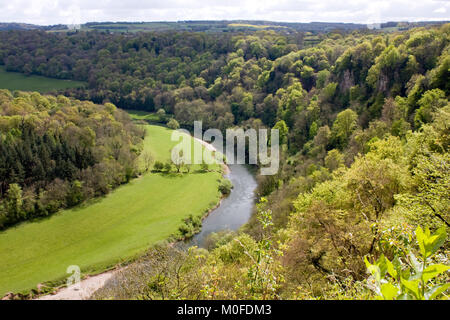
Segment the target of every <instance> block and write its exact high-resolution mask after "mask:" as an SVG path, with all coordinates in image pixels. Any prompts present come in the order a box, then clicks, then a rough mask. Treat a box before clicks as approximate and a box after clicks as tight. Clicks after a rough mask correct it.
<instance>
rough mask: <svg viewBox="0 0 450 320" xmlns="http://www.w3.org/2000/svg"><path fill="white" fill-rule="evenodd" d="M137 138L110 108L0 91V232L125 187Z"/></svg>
mask: <svg viewBox="0 0 450 320" xmlns="http://www.w3.org/2000/svg"><path fill="white" fill-rule="evenodd" d="M143 135H144V133H143V132H142V130H140V129H138V128H137V127H136V126H135V125H134V124H133V123H132V122H131V120H130V118H129V117H128V115H127V114H126V113H125V112H123V111H121V110H119V109H117V108H116V107H115V106H114V105H112V104H105V105H104V106H100V105H95V104H93V103H92V102H81V101H77V100H70V99H68V98H66V97H64V96H58V97H54V96H42V95H40V94H39V93H25V92H20V91H16V92H14V93H11V92H9V91H7V90H0V229H1V228H4V227H7V226H9V225H12V224H14V223H16V222H19V221H23V220H29V219H33V218H37V217H42V216H47V215H49V214H52V213H54V212H56V211H58V210H59V209H61V208H68V207H73V206H75V205H77V204H80V203H82V202H83V201H84V200H86V199H89V198H93V197H95V196H100V195H105V194H107V193H108V192H109V191H110V190H111V189H112V188H114V187H116V186H118V185H120V184H122V183H125V182H128V181H129V180H130V179H131V178H132V177H135V176H136V174H137V172H138V170H137V167H136V164H135V159H136V157H137V155H138V154H139V148H140V144H141V142H142V138H143Z"/></svg>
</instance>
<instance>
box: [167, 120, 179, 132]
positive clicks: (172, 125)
mask: <svg viewBox="0 0 450 320" xmlns="http://www.w3.org/2000/svg"><path fill="white" fill-rule="evenodd" d="M167 127H168V128H170V129H172V130H177V129H179V128H180V124H179V123H178V121H177V120H175V119H170V120H169V122H167Z"/></svg>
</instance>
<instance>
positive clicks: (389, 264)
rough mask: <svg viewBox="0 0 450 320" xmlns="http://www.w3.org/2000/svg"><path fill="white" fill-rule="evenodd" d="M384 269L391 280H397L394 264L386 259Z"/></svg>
mask: <svg viewBox="0 0 450 320" xmlns="http://www.w3.org/2000/svg"><path fill="white" fill-rule="evenodd" d="M386 267H387V272H388V273H389V274H390V275H391V277H392V278H394V279H397V275H398V273H397V270H395V267H394V264H393V263H392V262H390V261H389V259H387V258H386Z"/></svg>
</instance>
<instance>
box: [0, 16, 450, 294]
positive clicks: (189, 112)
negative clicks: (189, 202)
mask: <svg viewBox="0 0 450 320" xmlns="http://www.w3.org/2000/svg"><path fill="white" fill-rule="evenodd" d="M0 64H4V65H5V67H6V69H7V70H8V71H16V72H21V73H25V74H29V75H44V76H48V77H53V78H59V79H71V80H78V81H85V82H87V87H86V88H74V89H66V90H63V91H61V92H60V93H61V94H63V95H65V96H67V97H70V98H64V97H63V96H58V97H42V96H40V95H36V94H23V93H17V92H16V93H9V92H7V91H2V95H1V97H2V101H1V107H2V108H1V109H0V110H1V112H2V118H0V120H1V121H2V122H0V130H1V132H2V145H1V147H2V148H4V149H5V150H6V152H4V151H2V152H1V155H0V156H3V157H5V155H8V156H9V157H12V158H13V159H20V161H17V165H15V166H16V167H14V168H9V167H7V168H1V170H2V171H0V173H1V174H2V181H3V179H5V183H4V185H2V186H1V191H2V194H4V195H3V198H4V200H3V199H2V202H1V203H2V207H0V210H3V212H5V213H3V217H7V219H6V220H5V218H3V219H4V220H3V221H6V222H4V224H6V223H11V222H14V221H18V220H21V219H24V218H23V217H25V216H27V215H30V216H33V215H41V214H46V213H44V212H49V211H51V210H52V209H50V208H51V205H50V206H49V204H48V203H49V200H46V198H45V194H46V193H45V192H44V193H43V194H42V191H39V190H41V189H42V188H44V190H46V189H45V188H47V189H49V188H50V189H51V188H54V189H55V188H56V189H58V190H67V192H64V195H63V198H64V199H65V200H64V201H63V202H64V203H63V202H61V200H59V202H58V201H57V203H58V204H57V205H56V207H61V206H64V205H69V206H70V205H73V204H76V203H79V201H81V199H84V198H86V197H90V196H91V195H95V194H99V193H104V192H105V191H106V190H109V189H108V188H107V189H106V190H105V189H104V186H105V185H107V186H109V185H110V184H112V185H113V186H114V185H118V184H120V183H123V182H126V181H127V180H128V179H129V178H130V177H132V176H133V175H134V174H135V170H134V169H133V166H132V165H131V164H132V163H133V159H134V157H135V153H136V152H138V151H137V149H138V147H136V146H138V145H139V142H140V139H142V133H140V132H139V131H138V130H137V129H136V128H134V127H133V125H132V124H131V123H130V122H129V120H128V119H127V118H126V117H125V116H123V113H121V111H119V110H118V109H116V108H115V107H114V105H115V106H117V107H119V108H123V109H135V110H143V111H149V112H158V113H160V114H169V115H171V116H173V119H175V120H176V122H177V123H176V124H177V125H178V124H179V125H180V126H181V127H183V128H187V129H190V128H192V125H193V121H194V120H201V121H203V126H204V128H205V129H207V128H218V129H221V130H225V129H226V128H230V127H242V128H255V129H258V128H276V129H279V130H280V137H281V142H282V145H283V146H282V158H281V167H280V171H279V172H278V174H276V175H274V176H258V189H257V195H258V204H257V205H256V208H255V212H254V215H253V216H252V218H251V220H250V222H249V223H248V224H247V225H246V226H244V227H243V228H242V229H241V230H239V232H235V233H227V232H223V233H218V234H214V235H212V236H210V239H209V245H208V248H207V249H198V248H193V249H190V250H189V251H183V250H179V249H177V248H176V247H173V246H170V245H168V244H167V245H163V244H162V245H159V246H155V247H154V248H152V249H150V250H149V252H148V254H146V255H145V256H144V257H142V258H141V260H140V261H138V262H136V263H135V264H133V265H131V267H129V268H127V270H125V271H123V272H122V274H120V275H119V276H118V279H117V281H115V282H113V283H111V284H110V285H109V286H107V287H105V288H103V289H102V290H100V291H99V292H97V293H96V297H97V298H105V299H108V298H117V299H123V298H136V299H375V298H378V299H435V298H436V299H441V298H444V299H445V298H448V289H449V286H450V284H449V275H448V269H449V267H448V253H449V244H448V228H449V223H450V216H449V209H448V208H449V207H450V194H449V190H450V180H449V176H450V175H449V171H450V167H449V160H450V159H449V152H448V148H449V143H450V140H449V130H450V127H449V124H450V104H449V94H450V81H449V80H450V24H443V25H438V26H426V27H421V28H414V29H411V30H405V31H394V32H377V31H369V30H355V31H338V30H336V31H331V32H328V33H319V34H316V35H312V34H308V33H303V32H292V33H283V32H277V31H274V30H258V31H254V32H245V33H242V32H228V33H223V34H222V33H218V34H208V33H202V32H174V31H170V32H145V33H136V34H111V33H108V32H99V31H92V32H67V33H64V34H62V33H46V32H43V31H36V30H33V31H5V32H0ZM41 100H43V101H44V102H41ZM87 100H90V101H92V102H86V101H87ZM45 101H46V102H45ZM93 103H97V104H103V106H98V105H95V104H93ZM34 108H37V109H38V110H42V111H41V112H39V113H37V115H36V114H35V113H33V112H31V113H32V114H30V111H29V110H33V109H34ZM27 114H29V117H28V118H27V117H25V118H26V120H23V119H24V115H27ZM92 114H93V115H92ZM28 119H29V120H28ZM96 119H108V121H106V122H103V121H95V120H96ZM173 119H171V121H172V124H173V123H174V121H173ZM55 121H58V122H60V123H63V124H64V123H65V125H58V126H54V127H52V123H54V122H55ZM71 124H75V126H73V125H71ZM50 128H53V130H49V129H50ZM61 128H64V129H61ZM116 130H119V131H120V132H121V134H120V135H117V134H114V133H115V132H116V133H117V131H116ZM49 132H50V133H49ZM73 132H75V133H73ZM113 137H114V138H113ZM119 137H120V138H119ZM67 139H76V141H75V143H74V142H73V141H71V142H68V141H67ZM116 139H120V141H117V140H116ZM48 141H51V144H52V145H51V147H50V146H47V145H49V142H48ZM31 145H33V146H35V147H34V149H32V148H31V147H29V146H31ZM27 146H28V147H27ZM39 146H41V147H39ZM44 146H47V147H44ZM18 150H26V152H23V154H22V153H21V152H19V151H18ZM97 150H101V152H100V155H99V154H98V153H97ZM130 150H131V151H130ZM133 150H136V151H135V152H134V151H133ZM44 154H48V156H46V157H43V156H39V159H40V161H41V163H40V165H39V163H38V161H35V162H32V161H34V160H30V159H34V158H36V155H44ZM106 155H108V156H106ZM105 158H108V159H110V160H109V161H106V160H105ZM8 159H9V158H8ZM46 159H47V160H46ZM30 161H31V162H32V163H34V165H33V166H29V165H27V164H28V163H30ZM42 161H44V163H42ZM0 163H1V164H3V163H4V164H6V165H12V162H11V161H10V160H6V161H5V160H3V159H2V161H1V162H0ZM39 168H41V169H39ZM30 170H34V171H30ZM88 170H90V171H91V172H92V173H97V172H102V170H106V171H107V172H108V174H109V173H110V171H111V172H114V174H112V175H111V176H110V177H111V179H113V181H105V182H104V184H102V185H101V186H100V185H92V183H93V182H91V181H90V180H89V178H88V176H92V173H91V174H89V175H83V173H84V172H86V171H88ZM103 172H105V171H103ZM99 174H100V173H99ZM100 175H101V174H100ZM3 177H5V178H3ZM94 181H95V182H96V183H97V182H98V179H94ZM64 182H65V184H64V188H62V187H60V186H57V185H55V184H58V183H64ZM80 183H81V185H82V190H83V192H81V195H80V191H79V190H80ZM25 186H27V190H25V189H24V190H22V188H24V187H25ZM29 186H32V187H31V188H30V187H29ZM28 188H30V189H31V190H28ZM22 192H23V194H25V193H29V192H31V194H33V197H31V199H32V201H31V203H27V202H25V201H24V202H23V205H22V202H18V201H17V200H16V198H15V197H17V195H18V194H21V193H22ZM41 194H42V196H41ZM48 194H50V193H48ZM51 194H54V195H55V194H57V193H56V192H52V193H51ZM27 199H28V198H27ZM17 203H21V208H30V207H32V208H33V209H32V210H31V209H29V210H28V209H21V210H19V211H20V212H21V213H19V214H18V213H17V212H16V211H17V210H16V209H17V208H16V207H15V204H17ZM25 212H29V213H27V214H25ZM0 223H1V220H0Z"/></svg>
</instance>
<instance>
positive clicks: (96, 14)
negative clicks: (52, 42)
mask: <svg viewBox="0 0 450 320" xmlns="http://www.w3.org/2000/svg"><path fill="white" fill-rule="evenodd" d="M235 19H248V20H272V21H285V22H311V21H329V22H357V23H374V22H385V21H392V20H395V21H404V20H408V21H419V20H450V0H371V1H370V0H189V1H186V0H0V22H13V21H14V22H26V23H33V24H41V25H48V24H59V23H61V24H78V23H85V22H89V21H163V20H166V21H177V20H235Z"/></svg>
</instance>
